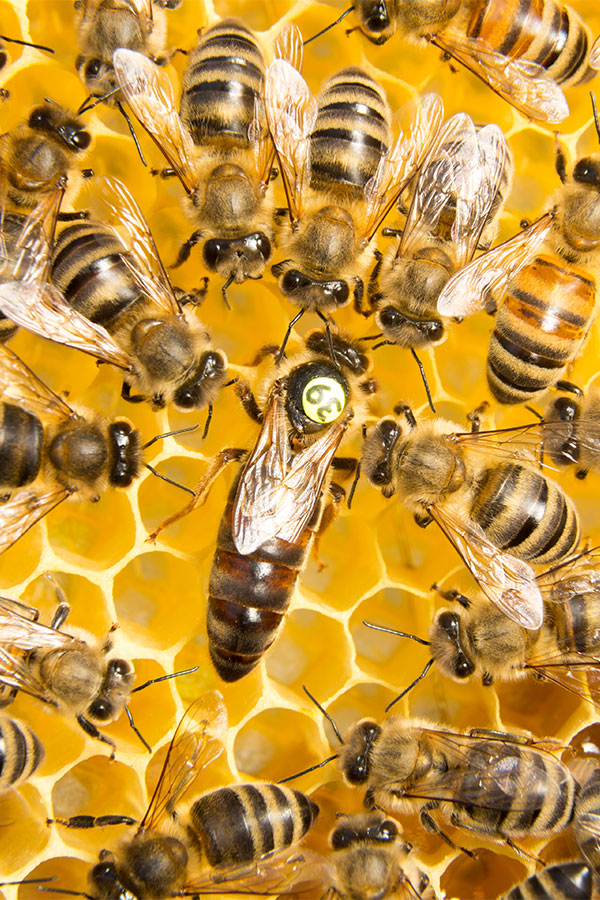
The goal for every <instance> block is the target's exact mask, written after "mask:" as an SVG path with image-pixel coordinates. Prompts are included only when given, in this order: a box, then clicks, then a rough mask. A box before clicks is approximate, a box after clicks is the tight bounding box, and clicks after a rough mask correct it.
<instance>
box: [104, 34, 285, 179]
mask: <svg viewBox="0 0 600 900" xmlns="http://www.w3.org/2000/svg"><path fill="white" fill-rule="evenodd" d="M201 40H202V39H201ZM274 55H275V56H278V57H281V58H282V59H286V60H289V63H290V64H291V65H293V66H294V67H297V68H299V67H300V66H301V65H302V35H301V34H300V31H299V29H298V28H297V26H295V25H291V24H288V25H286V26H285V27H284V28H283V29H282V31H281V33H280V35H279V37H278V38H277V41H276V42H275V49H274ZM113 65H114V69H115V75H116V78H117V82H118V84H119V87H120V88H121V93H122V94H123V96H124V98H125V99H126V100H127V103H128V104H129V107H130V108H131V111H132V112H133V114H134V116H135V117H136V119H137V120H138V122H139V123H140V125H141V126H142V127H143V128H144V129H145V131H146V132H147V133H148V134H149V135H150V137H151V138H152V140H153V141H154V143H155V144H156V145H157V146H158V148H159V150H160V151H161V153H162V154H163V156H164V157H165V159H166V160H167V162H168V164H169V166H170V167H171V168H172V169H173V170H174V172H175V173H176V174H177V177H178V178H179V180H180V181H181V184H182V185H183V188H184V190H185V191H186V193H187V194H193V193H194V192H195V191H196V190H197V189H198V187H199V167H198V157H197V147H196V145H195V144H194V142H193V140H192V137H191V135H190V133H189V131H188V130H187V128H186V126H185V125H184V123H183V122H182V120H181V118H180V117H179V113H178V112H177V104H176V101H175V96H174V94H173V87H172V85H171V82H170V80H169V76H168V75H167V73H166V72H165V71H164V69H161V68H159V67H158V66H156V65H155V64H154V63H152V62H151V61H150V60H149V59H147V58H146V57H145V56H144V55H143V54H141V53H137V52H136V51H134V50H127V49H123V48H121V49H119V50H116V51H115V53H114V55H113ZM248 139H249V142H250V146H251V147H252V150H253V155H254V170H255V171H254V174H255V179H256V183H257V184H259V185H262V186H263V187H266V185H267V183H268V181H269V176H270V172H271V168H272V164H273V157H274V154H273V145H272V142H271V139H270V136H269V131H268V128H267V127H266V122H265V115H264V108H263V104H262V100H261V101H259V102H257V103H256V104H255V110H254V117H253V120H252V122H251V123H250V127H249V132H248Z"/></svg>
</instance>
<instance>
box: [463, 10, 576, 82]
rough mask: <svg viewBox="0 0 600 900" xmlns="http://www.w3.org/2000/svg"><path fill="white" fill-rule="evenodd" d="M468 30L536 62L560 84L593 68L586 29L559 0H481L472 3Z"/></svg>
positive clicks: (501, 49) (510, 53)
mask: <svg viewBox="0 0 600 900" xmlns="http://www.w3.org/2000/svg"><path fill="white" fill-rule="evenodd" d="M467 34H468V36H469V37H471V38H479V39H480V40H483V41H485V42H486V43H487V44H489V45H490V46H491V47H493V48H494V49H495V50H496V51H497V52H499V53H502V54H504V56H509V57H517V58H520V59H528V60H531V61H532V62H536V63H538V65H540V66H543V67H544V69H546V71H547V72H548V74H549V75H550V76H551V77H552V78H553V79H554V81H556V82H558V84H562V85H564V86H565V87H570V86H572V85H574V84H579V83H580V82H581V81H586V80H587V79H588V78H590V77H591V76H592V74H593V73H592V71H591V70H590V68H589V66H588V53H589V45H590V34H589V29H588V28H587V26H586V25H585V24H584V23H583V21H582V19H581V18H580V17H579V16H578V15H577V13H576V12H575V11H574V10H573V9H571V7H569V6H567V5H566V4H564V3H562V2H561V0H558V2H557V0H541V2H538V0H526V2H523V0H483V2H479V3H476V4H475V11H474V14H473V17H472V19H471V22H470V24H469V26H468V29H467Z"/></svg>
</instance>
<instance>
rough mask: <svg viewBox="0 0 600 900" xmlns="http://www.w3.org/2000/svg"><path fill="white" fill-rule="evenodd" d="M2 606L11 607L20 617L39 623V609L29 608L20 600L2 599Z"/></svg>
mask: <svg viewBox="0 0 600 900" xmlns="http://www.w3.org/2000/svg"><path fill="white" fill-rule="evenodd" d="M46 577H48V576H46ZM2 606H9V607H11V608H12V609H14V610H15V612H17V613H18V614H19V615H20V616H27V617H28V618H29V619H31V621H32V622H37V620H38V619H39V617H40V614H39V611H38V610H37V609H35V608H34V607H33V606H27V605H26V604H25V603H21V601H20V600H11V599H10V598H9V597H2Z"/></svg>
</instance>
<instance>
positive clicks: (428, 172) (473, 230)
mask: <svg viewBox="0 0 600 900" xmlns="http://www.w3.org/2000/svg"><path fill="white" fill-rule="evenodd" d="M511 181H512V157H511V153H510V150H509V148H508V144H507V143H506V139H505V138H504V135H503V134H502V132H501V131H500V129H499V128H498V127H497V126H496V125H486V126H485V128H480V129H476V128H475V126H474V124H473V121H472V120H471V118H470V117H469V116H468V115H466V113H459V114H457V115H454V116H452V117H451V118H450V119H448V121H447V122H446V123H445V124H444V125H443V127H442V128H441V129H440V131H439V133H438V135H437V138H436V142H435V145H434V147H433V148H432V149H431V150H430V152H429V155H428V157H427V159H426V162H425V163H424V164H423V166H422V168H421V170H420V171H419V174H418V177H417V180H416V185H415V189H414V191H413V195H412V199H411V204H410V209H409V212H408V216H407V220H406V224H405V226H404V228H403V230H402V232H401V238H400V240H399V241H398V242H397V245H396V247H395V248H392V249H391V250H390V251H388V252H387V253H386V254H385V256H381V254H379V255H378V261H377V263H376V265H375V268H374V269H373V273H372V275H371V279H370V282H369V306H370V307H371V309H374V310H375V322H376V324H377V326H378V327H379V328H380V329H381V332H382V333H381V334H379V335H376V336H375V337H383V340H382V341H381V343H380V344H377V345H376V346H381V345H382V344H398V345H399V346H401V347H407V348H410V349H411V350H412V351H413V355H415V356H416V354H415V348H419V347H427V346H429V345H430V344H435V343H438V342H439V341H441V340H442V339H443V337H444V322H443V321H442V320H441V319H440V317H439V316H438V312H437V301H438V297H439V295H440V291H441V290H442V288H443V287H444V285H445V284H446V282H447V281H448V280H449V278H450V276H451V275H452V273H453V272H455V271H457V270H459V269H461V268H462V267H463V266H464V265H466V264H467V263H468V262H469V261H470V260H471V259H472V257H473V254H474V253H475V250H476V249H477V248H478V247H480V246H481V243H482V242H483V243H491V240H492V239H493V236H494V233H495V230H496V222H497V218H498V216H499V214H500V211H501V208H502V202H503V199H504V197H506V194H507V191H508V190H509V189H510V184H511ZM392 233H393V232H392ZM417 361H418V359H417Z"/></svg>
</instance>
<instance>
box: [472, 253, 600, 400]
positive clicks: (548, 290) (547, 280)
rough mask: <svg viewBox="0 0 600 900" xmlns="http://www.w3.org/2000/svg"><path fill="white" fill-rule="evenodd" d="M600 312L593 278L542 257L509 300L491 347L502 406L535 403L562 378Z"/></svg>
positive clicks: (493, 386) (490, 367)
mask: <svg viewBox="0 0 600 900" xmlns="http://www.w3.org/2000/svg"><path fill="white" fill-rule="evenodd" d="M595 308H596V284H595V281H594V280H593V279H592V278H591V276H590V275H589V274H588V273H587V272H584V271H582V270H580V269H575V268H574V267H573V266H569V264H568V263H566V262H564V261H563V260H560V259H559V258H558V257H548V256H538V257H537V258H536V259H535V260H534V261H533V262H532V263H531V264H530V265H528V266H525V267H524V268H523V269H521V271H520V272H519V273H518V275H517V276H516V278H515V279H514V281H513V282H512V284H511V286H510V288H509V290H508V291H507V293H506V294H505V295H504V297H503V299H502V301H501V303H500V305H499V308H498V314H497V316H496V326H495V328H494V333H493V334H492V338H491V341H490V349H489V352H488V360H487V377H488V384H489V386H490V390H491V391H492V393H493V395H494V396H495V398H496V399H497V400H498V401H499V402H500V403H523V402H526V401H529V402H530V401H531V400H534V399H535V398H536V396H537V395H538V394H539V393H540V392H541V391H544V390H546V388H548V387H550V386H551V385H552V384H555V382H556V381H558V380H559V379H560V378H562V376H563V374H564V371H565V368H566V367H567V366H568V364H569V363H570V362H571V361H572V360H573V359H574V358H575V356H576V354H577V352H578V350H579V348H580V347H581V344H582V342H583V340H584V338H585V336H586V334H587V332H588V329H589V327H590V324H591V321H592V317H593V315H594V311H595Z"/></svg>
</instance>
